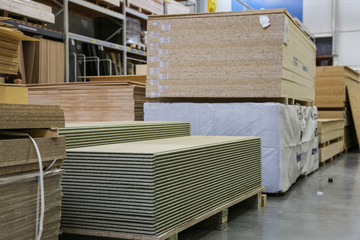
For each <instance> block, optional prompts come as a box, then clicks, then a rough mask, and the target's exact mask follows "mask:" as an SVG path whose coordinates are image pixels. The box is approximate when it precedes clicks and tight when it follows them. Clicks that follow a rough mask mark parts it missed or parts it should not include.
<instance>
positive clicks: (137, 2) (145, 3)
mask: <svg viewBox="0 0 360 240" xmlns="http://www.w3.org/2000/svg"><path fill="white" fill-rule="evenodd" d="M127 4H128V6H131V7H137V8H138V9H139V10H140V12H142V11H141V10H145V11H147V12H149V13H152V14H157V15H161V14H163V13H164V7H163V1H162V0H127Z"/></svg>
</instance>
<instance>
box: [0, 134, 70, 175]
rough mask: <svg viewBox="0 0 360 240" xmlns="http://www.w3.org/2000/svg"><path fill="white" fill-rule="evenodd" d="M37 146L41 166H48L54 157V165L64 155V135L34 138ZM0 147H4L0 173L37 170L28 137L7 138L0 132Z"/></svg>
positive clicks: (32, 148) (60, 162)
mask: <svg viewBox="0 0 360 240" xmlns="http://www.w3.org/2000/svg"><path fill="white" fill-rule="evenodd" d="M34 140H35V142H36V143H37V146H38V148H39V151H40V154H41V158H42V162H43V167H48V166H49V165H50V164H51V163H52V162H53V161H54V160H55V159H58V160H57V162H55V163H56V166H60V165H61V164H62V162H63V161H62V160H63V159H64V158H65V157H66V152H65V137H57V138H34ZM0 149H6V152H3V153H2V154H1V155H0V175H5V174H11V173H17V172H25V171H31V170H38V169H39V164H38V157H37V154H36V150H35V148H34V145H33V143H32V142H31V140H30V139H29V138H20V139H19V138H17V139H9V138H5V136H3V135H1V133H0Z"/></svg>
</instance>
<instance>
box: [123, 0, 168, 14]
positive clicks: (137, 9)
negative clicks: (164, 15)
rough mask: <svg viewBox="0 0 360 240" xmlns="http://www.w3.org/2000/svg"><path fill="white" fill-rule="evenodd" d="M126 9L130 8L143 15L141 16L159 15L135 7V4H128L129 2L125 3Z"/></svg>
mask: <svg viewBox="0 0 360 240" xmlns="http://www.w3.org/2000/svg"><path fill="white" fill-rule="evenodd" d="M126 7H128V8H131V9H133V10H135V11H137V12H140V13H143V14H145V15H156V14H161V13H159V12H152V11H150V10H148V9H144V8H143V7H141V6H137V5H136V4H133V3H130V2H129V1H127V3H126Z"/></svg>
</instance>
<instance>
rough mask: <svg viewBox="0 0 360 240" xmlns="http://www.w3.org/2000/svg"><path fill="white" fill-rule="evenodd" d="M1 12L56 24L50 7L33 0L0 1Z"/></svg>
mask: <svg viewBox="0 0 360 240" xmlns="http://www.w3.org/2000/svg"><path fill="white" fill-rule="evenodd" d="M0 10H5V11H8V12H10V13H14V14H17V15H21V16H24V17H28V18H30V19H34V20H38V21H41V22H47V23H55V15H54V14H53V13H52V8H51V7H50V6H47V5H45V4H41V3H38V2H35V1H31V0H0Z"/></svg>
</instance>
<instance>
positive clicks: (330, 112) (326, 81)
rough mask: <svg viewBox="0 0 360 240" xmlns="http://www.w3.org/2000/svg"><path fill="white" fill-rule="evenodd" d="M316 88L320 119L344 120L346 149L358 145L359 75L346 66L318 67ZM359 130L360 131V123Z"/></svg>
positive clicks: (316, 102)
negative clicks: (356, 130)
mask: <svg viewBox="0 0 360 240" xmlns="http://www.w3.org/2000/svg"><path fill="white" fill-rule="evenodd" d="M315 86H316V97H315V105H316V106H317V107H318V108H319V118H325V119H339V118H341V119H343V120H344V121H345V137H344V139H345V141H344V148H345V149H349V148H351V147H353V146H355V145H357V139H356V134H355V127H354V121H358V119H357V117H356V115H357V114H358V113H357V111H359V110H358V109H357V106H358V105H359V104H360V102H358V101H357V99H356V97H357V95H359V92H360V81H359V73H357V72H356V71H354V70H352V69H351V68H349V67H346V66H327V67H317V68H316V84H315ZM352 92H353V94H351V93H352ZM352 102H353V103H352ZM350 105H351V106H350ZM352 107H354V110H353V109H352ZM355 124H356V122H355ZM357 129H360V122H359V123H358V126H357ZM358 131H359V134H358V135H359V136H360V130H358Z"/></svg>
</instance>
